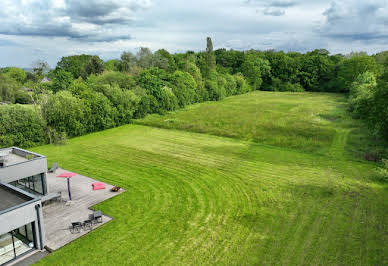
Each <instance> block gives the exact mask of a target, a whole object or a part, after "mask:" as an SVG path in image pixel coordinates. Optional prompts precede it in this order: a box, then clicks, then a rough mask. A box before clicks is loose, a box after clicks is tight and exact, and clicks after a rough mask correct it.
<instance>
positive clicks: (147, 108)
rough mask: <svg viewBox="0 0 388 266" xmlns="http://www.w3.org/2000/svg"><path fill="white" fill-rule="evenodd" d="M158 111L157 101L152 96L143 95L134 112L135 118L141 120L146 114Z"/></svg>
mask: <svg viewBox="0 0 388 266" xmlns="http://www.w3.org/2000/svg"><path fill="white" fill-rule="evenodd" d="M158 110H159V104H158V101H157V100H156V99H155V97H154V96H152V95H149V94H144V95H142V96H141V98H140V102H139V105H138V107H137V109H136V111H135V114H134V117H135V118H143V117H145V116H146V115H147V114H152V113H156V112H157V111H158Z"/></svg>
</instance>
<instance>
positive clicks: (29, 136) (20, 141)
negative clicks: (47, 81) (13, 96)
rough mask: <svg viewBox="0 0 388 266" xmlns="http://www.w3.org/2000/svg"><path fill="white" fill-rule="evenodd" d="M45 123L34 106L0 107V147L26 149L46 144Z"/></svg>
mask: <svg viewBox="0 0 388 266" xmlns="http://www.w3.org/2000/svg"><path fill="white" fill-rule="evenodd" d="M45 128H46V123H45V121H44V119H43V117H42V115H41V113H40V110H39V108H38V107H36V106H32V105H19V104H15V105H5V106H1V107H0V147H9V146H20V147H22V148H27V147H31V146H36V145H41V144H44V143H46V136H45Z"/></svg>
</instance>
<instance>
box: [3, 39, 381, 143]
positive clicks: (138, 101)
mask: <svg viewBox="0 0 388 266" xmlns="http://www.w3.org/2000/svg"><path fill="white" fill-rule="evenodd" d="M387 66H388V53H387V52H383V53H379V54H376V55H373V56H369V55H367V54H365V53H352V54H349V55H346V56H345V55H340V54H337V55H330V54H329V52H328V51H327V50H323V49H318V50H314V51H311V52H308V53H304V54H302V53H297V52H289V53H285V52H282V51H272V50H271V51H257V50H249V51H235V50H226V49H218V50H214V49H213V45H212V40H211V39H210V38H207V46H206V50H205V51H202V52H197V53H196V52H193V51H188V52H186V53H176V54H170V53H169V52H168V51H166V50H164V49H161V50H158V51H156V52H154V53H152V52H151V51H150V50H149V49H148V48H140V50H139V51H138V52H137V53H136V54H133V53H131V52H123V53H122V55H121V57H120V59H116V60H108V61H105V62H104V61H103V60H102V59H100V58H99V57H98V56H93V55H74V56H67V57H63V58H62V59H61V60H60V61H59V62H58V63H57V65H56V67H55V68H54V69H52V70H50V71H49V72H48V73H47V69H48V65H47V63H45V62H43V61H38V62H36V63H35V64H34V68H33V71H32V72H25V71H24V70H22V69H20V68H14V67H9V68H4V69H1V71H0V102H2V103H3V104H2V105H1V106H0V146H1V147H5V146H12V145H15V146H21V147H30V146H34V145H41V144H45V143H60V142H63V141H65V140H66V138H67V137H75V136H80V135H83V134H87V133H90V132H95V131H99V130H104V129H108V128H112V127H115V126H119V125H123V124H127V123H130V122H131V120H132V119H136V118H141V117H144V116H145V115H147V114H151V113H159V114H163V113H165V112H167V111H173V110H176V109H178V108H183V107H185V106H187V105H190V104H193V103H199V102H204V101H219V100H222V99H223V98H225V97H228V96H231V95H238V94H243V93H247V92H249V91H252V90H267V91H294V92H301V91H312V92H338V93H348V94H349V106H350V110H351V112H352V113H353V114H354V115H355V116H357V117H359V118H361V119H364V120H365V121H367V123H368V125H369V126H370V127H371V128H372V129H373V130H374V132H376V134H378V135H380V136H384V137H386V138H387V137H388V105H387V103H388V88H387V85H386V84H387V76H388V74H387V71H388V70H387V69H388V67H387ZM44 76H46V77H47V78H48V79H49V81H48V80H42V79H43V77H44Z"/></svg>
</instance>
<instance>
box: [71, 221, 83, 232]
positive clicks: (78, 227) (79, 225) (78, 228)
mask: <svg viewBox="0 0 388 266" xmlns="http://www.w3.org/2000/svg"><path fill="white" fill-rule="evenodd" d="M81 228H82V223H81V222H73V223H71V227H70V232H71V233H72V234H75V233H79V232H81Z"/></svg>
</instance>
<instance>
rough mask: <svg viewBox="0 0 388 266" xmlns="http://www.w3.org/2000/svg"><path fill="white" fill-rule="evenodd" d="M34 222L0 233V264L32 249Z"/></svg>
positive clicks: (34, 245)
mask: <svg viewBox="0 0 388 266" xmlns="http://www.w3.org/2000/svg"><path fill="white" fill-rule="evenodd" d="M35 247H36V242H35V239H34V223H31V224H27V225H25V226H22V227H20V228H18V229H16V230H13V231H12V232H9V233H7V234H4V235H0V265H2V264H4V263H6V262H9V261H11V260H13V259H15V258H16V257H17V256H20V255H23V254H24V253H26V252H28V251H30V250H32V249H34V248H35Z"/></svg>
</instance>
